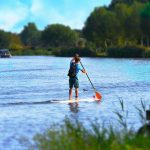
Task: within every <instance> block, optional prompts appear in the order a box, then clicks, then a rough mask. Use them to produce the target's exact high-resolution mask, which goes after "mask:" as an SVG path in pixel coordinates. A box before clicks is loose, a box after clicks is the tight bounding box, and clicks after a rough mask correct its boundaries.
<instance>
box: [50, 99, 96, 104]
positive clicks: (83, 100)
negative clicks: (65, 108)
mask: <svg viewBox="0 0 150 150" xmlns="http://www.w3.org/2000/svg"><path fill="white" fill-rule="evenodd" d="M51 102H52V103H79V102H99V101H97V100H95V99H94V98H86V99H78V100H76V99H72V100H51Z"/></svg>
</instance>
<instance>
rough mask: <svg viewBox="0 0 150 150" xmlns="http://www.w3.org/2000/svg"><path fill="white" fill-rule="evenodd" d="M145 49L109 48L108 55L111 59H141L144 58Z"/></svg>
mask: <svg viewBox="0 0 150 150" xmlns="http://www.w3.org/2000/svg"><path fill="white" fill-rule="evenodd" d="M144 53H145V48H144V47H132V46H127V47H121V48H115V47H114V48H109V49H108V50H107V54H108V56H109V57H119V58H141V57H144Z"/></svg>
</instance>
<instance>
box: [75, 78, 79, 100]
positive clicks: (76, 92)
mask: <svg viewBox="0 0 150 150" xmlns="http://www.w3.org/2000/svg"><path fill="white" fill-rule="evenodd" d="M74 87H75V95H76V98H78V91H79V90H78V89H79V81H78V79H77V78H76V79H75V84H74Z"/></svg>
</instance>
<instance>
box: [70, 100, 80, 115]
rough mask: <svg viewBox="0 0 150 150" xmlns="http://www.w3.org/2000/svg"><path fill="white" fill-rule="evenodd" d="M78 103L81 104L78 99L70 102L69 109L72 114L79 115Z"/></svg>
mask: <svg viewBox="0 0 150 150" xmlns="http://www.w3.org/2000/svg"><path fill="white" fill-rule="evenodd" d="M78 102H79V99H78V98H76V99H75V101H73V100H70V102H69V103H68V105H69V106H70V107H69V108H70V111H71V112H73V113H78V112H79V107H78V105H79V104H78Z"/></svg>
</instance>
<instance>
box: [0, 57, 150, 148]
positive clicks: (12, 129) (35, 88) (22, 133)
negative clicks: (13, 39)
mask: <svg viewBox="0 0 150 150" xmlns="http://www.w3.org/2000/svg"><path fill="white" fill-rule="evenodd" d="M70 59H71V58H60V57H44V56H38V57H37V56H36V57H33V56H30V57H27V56H26V57H12V58H11V59H0V149H5V150H16V149H17V150H24V149H27V147H28V146H27V144H26V143H25V140H24V139H25V138H27V139H29V140H30V139H32V138H33V136H34V135H35V134H36V133H40V132H43V131H45V130H46V129H47V128H48V127H49V126H50V125H51V124H53V123H57V124H60V123H62V121H63V120H64V118H65V117H66V116H67V117H69V118H72V119H79V120H80V121H82V122H84V123H85V124H86V123H87V122H88V121H89V120H90V121H92V120H94V119H95V118H97V119H98V120H99V121H100V122H105V123H106V124H109V123H112V124H113V123H115V122H117V120H116V119H117V118H116V116H115V114H114V113H113V112H114V111H116V110H117V111H119V110H120V104H119V100H124V105H125V109H126V110H127V111H128V117H127V122H128V124H129V126H134V127H135V128H138V127H140V125H141V124H140V120H139V116H138V113H137V110H136V109H135V106H136V107H139V108H140V107H141V104H140V102H141V100H142V101H143V102H144V103H145V104H146V106H147V107H148V105H149V104H150V97H149V96H150V60H149V59H106V58H83V59H82V63H83V65H84V66H85V68H86V70H87V72H88V74H89V76H90V78H91V80H92V82H93V84H94V85H95V87H96V89H97V90H98V91H99V92H101V94H102V96H103V99H102V102H101V103H95V102H79V103H78V104H76V103H73V104H72V105H69V104H67V103H59V102H56V103H51V102H50V101H51V100H58V101H59V100H67V99H68V76H67V72H68V68H69V62H70ZM79 80H80V91H79V96H80V98H81V99H86V98H88V99H89V98H92V96H93V90H92V87H91V85H90V83H89V81H88V79H87V78H86V76H85V75H84V74H82V73H80V74H79ZM47 101H48V102H47Z"/></svg>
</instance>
